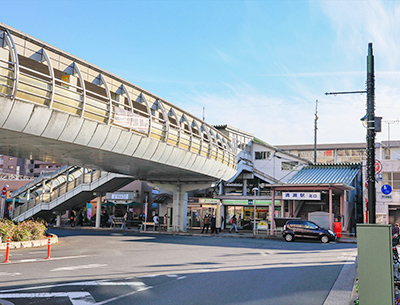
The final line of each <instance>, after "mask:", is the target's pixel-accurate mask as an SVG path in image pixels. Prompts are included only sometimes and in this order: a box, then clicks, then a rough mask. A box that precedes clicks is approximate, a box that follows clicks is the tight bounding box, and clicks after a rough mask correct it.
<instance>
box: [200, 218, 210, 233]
mask: <svg viewBox="0 0 400 305" xmlns="http://www.w3.org/2000/svg"><path fill="white" fill-rule="evenodd" d="M209 228H210V214H208V213H207V214H206V215H205V216H204V222H203V229H202V230H201V234H203V233H204V229H206V234H207V233H208V229H209Z"/></svg>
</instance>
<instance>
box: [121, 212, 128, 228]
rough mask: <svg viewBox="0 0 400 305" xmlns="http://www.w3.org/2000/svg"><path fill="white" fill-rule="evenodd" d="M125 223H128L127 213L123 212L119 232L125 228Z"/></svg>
mask: <svg viewBox="0 0 400 305" xmlns="http://www.w3.org/2000/svg"><path fill="white" fill-rule="evenodd" d="M127 222H128V212H125V214H124V219H123V220H122V225H121V230H124V229H126V228H127V227H126V225H127Z"/></svg>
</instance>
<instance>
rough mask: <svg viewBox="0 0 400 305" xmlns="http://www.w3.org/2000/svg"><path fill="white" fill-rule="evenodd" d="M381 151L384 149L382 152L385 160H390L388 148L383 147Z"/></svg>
mask: <svg viewBox="0 0 400 305" xmlns="http://www.w3.org/2000/svg"><path fill="white" fill-rule="evenodd" d="M383 151H384V154H385V160H390V149H389V148H387V147H385V148H384V149H383Z"/></svg>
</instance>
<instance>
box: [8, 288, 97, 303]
mask: <svg viewBox="0 0 400 305" xmlns="http://www.w3.org/2000/svg"><path fill="white" fill-rule="evenodd" d="M1 298H3V299H37V298H69V300H70V302H71V304H72V305H91V304H98V303H96V301H95V299H94V298H93V297H92V295H91V294H90V293H89V292H84V291H83V292H80V291H79V292H53V293H13V294H0V299H1Z"/></svg>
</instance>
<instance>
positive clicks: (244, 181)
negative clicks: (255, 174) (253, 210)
mask: <svg viewBox="0 0 400 305" xmlns="http://www.w3.org/2000/svg"><path fill="white" fill-rule="evenodd" d="M242 191H243V194H242V195H243V196H247V179H243V189H242Z"/></svg>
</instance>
